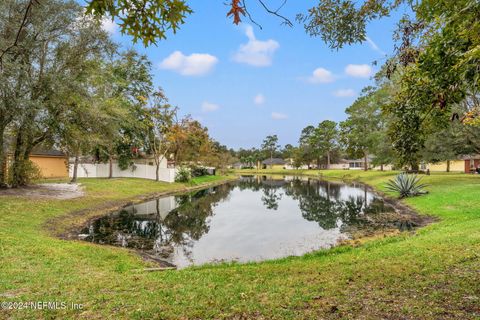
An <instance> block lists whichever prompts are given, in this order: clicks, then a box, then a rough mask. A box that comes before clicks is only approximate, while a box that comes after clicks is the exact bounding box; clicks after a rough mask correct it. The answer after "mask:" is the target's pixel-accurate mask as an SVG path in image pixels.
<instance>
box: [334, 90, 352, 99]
mask: <svg viewBox="0 0 480 320" xmlns="http://www.w3.org/2000/svg"><path fill="white" fill-rule="evenodd" d="M333 95H334V96H335V97H340V98H343V97H353V96H354V95H355V91H354V90H353V89H338V90H336V91H334V92H333Z"/></svg>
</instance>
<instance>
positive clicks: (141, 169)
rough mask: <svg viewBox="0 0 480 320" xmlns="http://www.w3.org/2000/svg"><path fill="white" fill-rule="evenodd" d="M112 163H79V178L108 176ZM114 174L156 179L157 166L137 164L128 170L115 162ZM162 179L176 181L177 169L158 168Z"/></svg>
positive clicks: (117, 176) (118, 176) (71, 172)
mask: <svg viewBox="0 0 480 320" xmlns="http://www.w3.org/2000/svg"><path fill="white" fill-rule="evenodd" d="M109 168H110V165H109V164H108V163H96V164H91V163H79V164H78V168H77V177H78V178H108V175H109V171H110V169H109ZM112 169H113V170H112V176H113V177H114V178H141V179H149V180H155V179H156V175H155V170H156V166H154V165H153V166H152V165H148V164H136V165H134V166H133V167H130V168H128V169H127V170H121V169H120V167H119V166H118V164H116V163H114V164H113V167H112ZM68 173H69V176H70V177H72V176H73V164H70V166H69V170H68ZM158 173H159V179H160V181H165V182H174V181H175V173H176V169H172V168H162V167H161V168H160V169H159V170H158Z"/></svg>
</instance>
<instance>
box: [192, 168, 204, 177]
mask: <svg viewBox="0 0 480 320" xmlns="http://www.w3.org/2000/svg"><path fill="white" fill-rule="evenodd" d="M190 172H191V175H192V177H193V178H195V177H202V176H208V170H207V169H206V168H203V167H192V168H191V169H190Z"/></svg>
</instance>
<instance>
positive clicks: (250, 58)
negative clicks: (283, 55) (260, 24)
mask: <svg viewBox="0 0 480 320" xmlns="http://www.w3.org/2000/svg"><path fill="white" fill-rule="evenodd" d="M245 35H246V36H247V37H248V42H247V43H245V44H242V45H240V48H239V49H238V51H237V53H235V55H234V56H233V60H234V61H236V62H239V63H246V64H249V65H251V66H255V67H268V66H270V65H271V64H272V59H273V54H274V53H275V51H277V49H278V48H279V47H280V44H279V43H278V42H277V41H275V40H273V39H269V40H266V41H261V40H257V39H256V38H255V34H254V33H253V27H252V26H250V25H247V26H246V30H245Z"/></svg>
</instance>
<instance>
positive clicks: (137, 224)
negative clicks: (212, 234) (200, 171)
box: [84, 184, 233, 258]
mask: <svg viewBox="0 0 480 320" xmlns="http://www.w3.org/2000/svg"><path fill="white" fill-rule="evenodd" d="M232 188H233V186H232V185H231V184H224V185H220V186H217V187H213V188H209V189H205V190H201V191H197V192H193V193H189V194H186V195H181V196H177V197H175V201H176V204H177V205H178V207H177V208H175V209H173V210H172V211H170V212H169V213H168V215H167V216H166V217H165V218H164V219H163V220H162V218H161V215H160V205H159V200H158V199H157V200H156V201H157V202H156V212H155V213H149V214H135V212H134V211H133V210H122V211H120V212H119V213H117V214H115V215H109V216H106V217H103V218H100V219H97V220H95V221H94V222H93V223H92V225H91V226H90V228H88V230H84V233H89V234H90V236H89V237H88V238H87V240H89V241H92V242H96V243H106V244H116V245H121V246H124V247H129V248H135V249H141V250H146V251H150V250H153V251H154V252H156V253H158V254H160V255H161V256H162V257H163V258H167V257H168V256H169V255H170V254H171V253H172V252H173V248H174V246H181V247H182V249H183V250H184V253H185V255H186V256H187V257H188V256H189V255H190V250H189V248H191V246H192V245H193V241H196V240H198V239H200V238H201V237H202V236H203V235H204V234H205V233H207V232H208V231H209V225H208V222H207V218H208V217H209V216H211V215H212V214H213V207H214V206H215V205H217V204H218V203H219V202H220V201H223V200H225V199H226V198H227V197H228V196H229V194H230V191H231V190H232Z"/></svg>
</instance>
